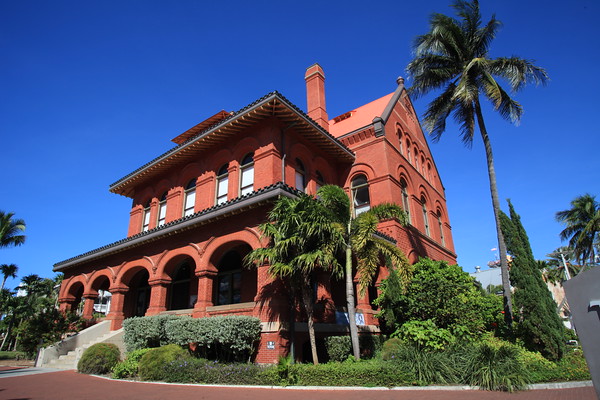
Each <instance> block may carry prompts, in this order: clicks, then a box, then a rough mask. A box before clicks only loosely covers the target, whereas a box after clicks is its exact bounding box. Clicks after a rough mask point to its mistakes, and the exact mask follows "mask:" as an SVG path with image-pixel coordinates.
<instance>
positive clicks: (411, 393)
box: [0, 369, 596, 400]
mask: <svg viewBox="0 0 600 400" xmlns="http://www.w3.org/2000/svg"><path fill="white" fill-rule="evenodd" d="M31 372H34V371H31V369H21V370H18V371H16V370H13V371H9V370H3V371H0V399H2V400H9V399H10V400H22V399H31V400H55V399H56V400H59V399H60V400H64V399H69V400H71V399H72V400H78V399H86V400H87V399H101V400H112V399H115V400H120V399H123V400H134V399H144V400H154V399H156V400H169V399H182V398H183V399H203V400H246V399H261V400H281V399H282V398H285V399H286V400H307V399H310V400H313V399H315V400H321V399H323V400H366V399H377V400H425V399H427V400H441V399H444V400H459V399H460V400H462V399H465V400H471V399H472V400H475V399H481V400H495V399H498V400H588V399H589V400H596V395H595V393H594V388H593V387H583V388H572V389H552V390H530V391H525V392H518V393H513V394H509V393H500V392H485V391H477V390H467V391H456V390H401V391H400V390H369V389H367V390H358V389H356V390H298V389H283V388H277V389H260V388H234V387H221V388H217V387H206V386H197V385H173V384H157V383H141V382H124V381H113V380H107V379H103V378H99V377H94V376H88V375H82V374H78V373H77V372H75V371H59V372H56V371H53V372H45V371H37V372H38V373H35V374H32V373H31ZM39 372H44V373H39Z"/></svg>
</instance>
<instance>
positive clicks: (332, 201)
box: [318, 185, 410, 359]
mask: <svg viewBox="0 0 600 400" xmlns="http://www.w3.org/2000/svg"><path fill="white" fill-rule="evenodd" d="M318 198H319V199H320V201H321V202H322V203H323V205H324V206H325V207H326V208H327V209H328V210H329V213H330V218H331V220H332V225H333V226H336V227H337V230H338V232H340V235H339V236H338V240H339V242H338V246H340V247H341V248H342V249H343V251H344V254H345V277H346V302H347V306H348V320H349V324H350V336H351V339H352V349H353V355H354V357H355V358H357V359H359V358H360V348H359V341H358V327H357V325H356V319H355V318H356V317H355V316H356V309H355V306H354V303H355V293H354V279H353V278H354V274H353V258H355V259H356V261H357V263H356V272H357V275H358V286H359V290H360V292H361V294H364V292H365V290H366V289H367V288H368V287H369V285H370V284H371V283H372V280H373V277H374V276H375V273H376V272H377V269H378V268H379V267H380V266H381V264H382V263H381V260H382V257H383V258H386V259H389V260H390V261H391V263H392V265H394V266H395V267H397V268H398V272H399V273H400V276H401V277H402V278H403V280H404V281H408V279H409V273H410V265H409V263H408V260H407V259H406V256H405V255H404V253H403V252H402V250H400V249H399V248H398V247H396V245H395V244H393V243H391V242H390V241H388V240H386V239H383V238H382V237H380V236H378V235H377V226H378V224H379V222H381V221H382V220H384V219H391V218H396V219H398V220H399V221H400V222H401V223H402V224H403V225H405V224H406V222H407V218H406V214H405V213H404V211H403V210H402V208H401V207H399V206H398V205H395V204H379V205H376V206H373V207H371V209H370V210H369V211H366V212H363V213H362V214H359V215H358V216H357V217H355V218H353V217H352V210H351V208H350V201H349V199H348V195H346V193H345V192H344V189H342V188H341V187H339V186H335V185H325V186H323V187H321V188H320V189H319V191H318Z"/></svg>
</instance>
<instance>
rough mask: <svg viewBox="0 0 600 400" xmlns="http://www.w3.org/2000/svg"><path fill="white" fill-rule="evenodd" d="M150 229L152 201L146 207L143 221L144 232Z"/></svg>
mask: <svg viewBox="0 0 600 400" xmlns="http://www.w3.org/2000/svg"><path fill="white" fill-rule="evenodd" d="M149 228H150V200H148V202H147V203H146V205H145V206H144V217H143V219H142V232H146V231H147V230H148V229H149Z"/></svg>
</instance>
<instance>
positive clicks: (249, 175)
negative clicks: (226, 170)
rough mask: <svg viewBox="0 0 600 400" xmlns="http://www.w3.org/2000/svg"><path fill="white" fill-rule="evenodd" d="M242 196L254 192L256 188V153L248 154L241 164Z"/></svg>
mask: <svg viewBox="0 0 600 400" xmlns="http://www.w3.org/2000/svg"><path fill="white" fill-rule="evenodd" d="M240 169H241V174H240V196H243V195H245V194H248V193H252V191H253V190H254V155H253V154H252V153H250V154H248V155H246V156H245V157H244V159H243V160H242V164H241V166H240Z"/></svg>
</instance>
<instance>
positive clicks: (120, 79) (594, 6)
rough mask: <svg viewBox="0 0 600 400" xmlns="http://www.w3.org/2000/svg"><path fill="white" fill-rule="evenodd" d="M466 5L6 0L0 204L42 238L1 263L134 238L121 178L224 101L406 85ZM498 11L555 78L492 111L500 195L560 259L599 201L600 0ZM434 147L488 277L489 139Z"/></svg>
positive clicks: (445, 1) (471, 251)
mask: <svg viewBox="0 0 600 400" xmlns="http://www.w3.org/2000/svg"><path fill="white" fill-rule="evenodd" d="M449 3H450V1H449V0H430V1H417V2H400V1H393V2H392V1H390V2H382V1H369V2H364V1H362V2H358V1H321V2H298V1H281V2H274V1H253V2H242V1H229V2H222V3H220V4H219V3H218V2H203V1H174V2H170V1H85V2H82V1H42V0H39V1H28V0H22V1H8V0H1V1H0V57H2V59H1V62H0V92H1V96H0V138H1V143H2V154H3V162H4V164H3V165H4V167H3V173H2V184H1V185H0V199H1V200H0V210H5V211H12V212H14V213H15V215H16V217H19V218H23V219H25V221H26V222H27V236H28V238H27V242H26V244H25V245H24V246H22V247H20V248H15V249H1V250H0V263H14V264H17V265H18V267H19V275H20V276H21V277H22V276H24V275H27V274H31V273H36V274H38V275H40V276H43V277H50V276H53V275H54V273H53V272H52V265H53V264H54V263H56V262H58V261H62V260H64V259H67V258H70V257H73V256H76V255H79V254H81V253H84V252H86V251H89V250H92V249H95V248H97V247H100V246H103V245H105V244H108V243H112V242H114V241H116V240H119V239H121V238H123V237H125V236H126V233H127V225H128V219H129V210H130V207H131V200H130V199H128V198H125V197H121V196H118V195H115V194H111V193H109V192H108V186H109V185H110V184H111V183H113V182H115V181H116V180H118V179H120V178H121V177H123V176H124V175H126V174H128V173H129V172H131V171H133V170H134V169H136V168H137V167H139V166H141V165H143V164H145V163H146V162H148V161H149V160H151V159H153V158H154V157H156V156H158V155H160V154H162V153H163V152H165V151H166V150H168V149H170V148H171V147H172V146H173V144H172V143H171V142H170V139H171V138H173V137H175V136H177V135H178V134H180V133H182V132H183V131H185V130H187V129H188V128H190V127H192V126H193V125H195V124H197V123H198V122H200V121H202V120H203V119H205V118H206V117H208V116H210V115H212V114H214V113H215V112H217V111H219V110H221V109H226V110H238V109H240V108H242V107H244V106H245V105H247V104H248V103H250V102H252V101H254V100H255V99H257V98H259V97H261V96H262V95H264V94H266V93H268V92H270V91H272V90H278V91H280V92H282V93H283V94H284V95H285V96H286V97H288V98H289V99H290V100H291V101H292V102H293V103H295V104H296V105H298V106H300V107H301V108H303V109H304V108H305V86H304V80H303V76H304V71H305V69H306V67H308V66H309V65H311V64H312V63H314V62H319V63H320V64H321V65H322V66H323V68H324V70H325V74H326V77H327V80H326V93H327V107H328V112H329V116H330V117H333V116H336V115H339V114H342V113H344V112H346V111H348V110H351V109H353V108H356V107H358V106H360V105H362V104H365V103H367V102H369V101H371V100H374V99H376V98H379V97H381V96H383V95H385V94H387V93H390V92H392V91H393V90H394V88H395V80H396V78H397V77H398V76H400V75H405V72H404V69H405V67H406V64H407V63H408V62H409V60H410V58H411V50H410V45H411V43H412V40H413V38H414V37H415V36H416V35H418V34H422V33H425V32H426V30H427V28H428V19H429V15H430V14H431V13H432V12H442V13H447V14H448V13H452V12H453V11H452V9H451V8H450V7H449ZM482 11H483V14H484V19H485V20H487V19H488V18H489V17H490V16H491V14H492V13H493V12H495V13H496V15H497V17H498V19H500V20H501V21H502V22H503V23H504V27H503V28H502V30H501V31H500V32H499V34H498V37H497V39H496V40H495V42H494V43H493V45H492V48H491V56H492V57H495V56H510V55H518V56H521V57H524V58H528V59H532V60H535V61H536V63H537V64H538V65H539V66H542V67H544V68H546V69H547V70H548V73H549V74H550V77H551V81H550V83H549V85H548V86H546V87H527V88H525V90H524V91H522V92H521V93H520V94H518V95H517V99H518V100H519V101H520V102H521V103H522V105H523V106H524V108H525V114H524V116H523V120H522V123H521V125H520V126H519V127H515V126H513V125H511V124H509V123H507V122H504V121H503V120H500V119H499V118H498V117H496V116H495V115H493V114H492V113H491V112H490V111H491V110H487V114H486V118H487V123H488V130H489V131H490V134H491V137H492V144H493V146H494V155H495V158H496V168H497V174H498V184H499V191H500V197H501V199H506V198H511V199H512V201H513V204H514V205H515V208H516V210H517V211H518V212H519V213H520V214H521V217H522V221H523V224H524V225H525V228H526V229H527V231H528V233H529V236H530V239H531V243H532V247H533V251H534V253H535V255H536V257H538V258H544V257H545V255H546V254H547V253H549V252H551V251H552V250H553V249H555V248H556V247H558V246H559V245H561V242H560V240H559V238H558V233H559V232H560V230H561V229H562V228H561V225H559V224H558V223H556V222H555V221H554V214H555V212H556V211H559V210H563V209H566V208H568V207H569V202H570V201H571V200H572V199H573V198H574V197H575V196H577V195H580V194H583V193H586V192H589V193H591V194H594V195H599V194H600V190H599V189H600V184H599V180H598V171H599V170H600V168H599V166H600V162H599V157H598V149H599V147H600V146H599V141H600V139H599V138H600V135H599V129H598V125H597V123H595V122H594V121H595V118H596V116H597V112H598V111H597V108H598V106H599V105H600V104H599V101H598V93H600V80H598V79H597V77H596V76H595V75H596V74H597V72H598V65H600V59H599V55H598V53H599V52H598V50H600V43H599V38H600V28H599V26H600V25H598V23H597V16H598V15H600V2H598V1H597V0H573V1H570V2H564V1H556V0H549V1H544V2H539V1H523V0H503V1H492V0H482ZM407 84H408V85H410V81H408V82H407ZM426 101H427V99H419V100H417V101H416V102H415V106H416V108H417V111H418V112H419V114H421V113H422V112H423V110H424V109H425V106H426ZM430 147H431V150H432V152H433V154H434V157H435V161H436V164H437V166H438V169H439V170H440V173H441V176H442V180H443V182H444V185H445V187H446V196H447V201H448V209H449V214H450V223H451V225H452V231H453V236H454V241H455V245H456V252H457V254H458V261H459V264H460V265H461V266H463V268H464V269H465V270H467V271H473V269H474V267H475V265H482V266H484V265H485V264H486V263H487V261H489V260H491V259H493V258H494V254H493V252H492V251H491V250H490V249H492V248H494V247H496V246H497V243H496V237H495V229H494V223H493V216H492V209H491V201H490V195H489V186H488V179H487V171H486V166H485V157H484V152H483V147H482V145H481V142H480V139H479V138H478V137H477V138H476V141H475V143H474V145H473V148H472V149H471V150H469V149H467V148H465V147H463V145H462V144H461V142H460V140H459V138H458V133H457V128H456V126H454V125H449V127H448V129H447V132H446V133H445V136H444V137H443V139H442V140H441V141H440V142H439V143H430ZM505 205H506V203H505V202H504V200H503V206H505ZM17 284H18V280H9V281H8V283H7V285H8V286H10V287H14V286H16V285H17Z"/></svg>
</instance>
